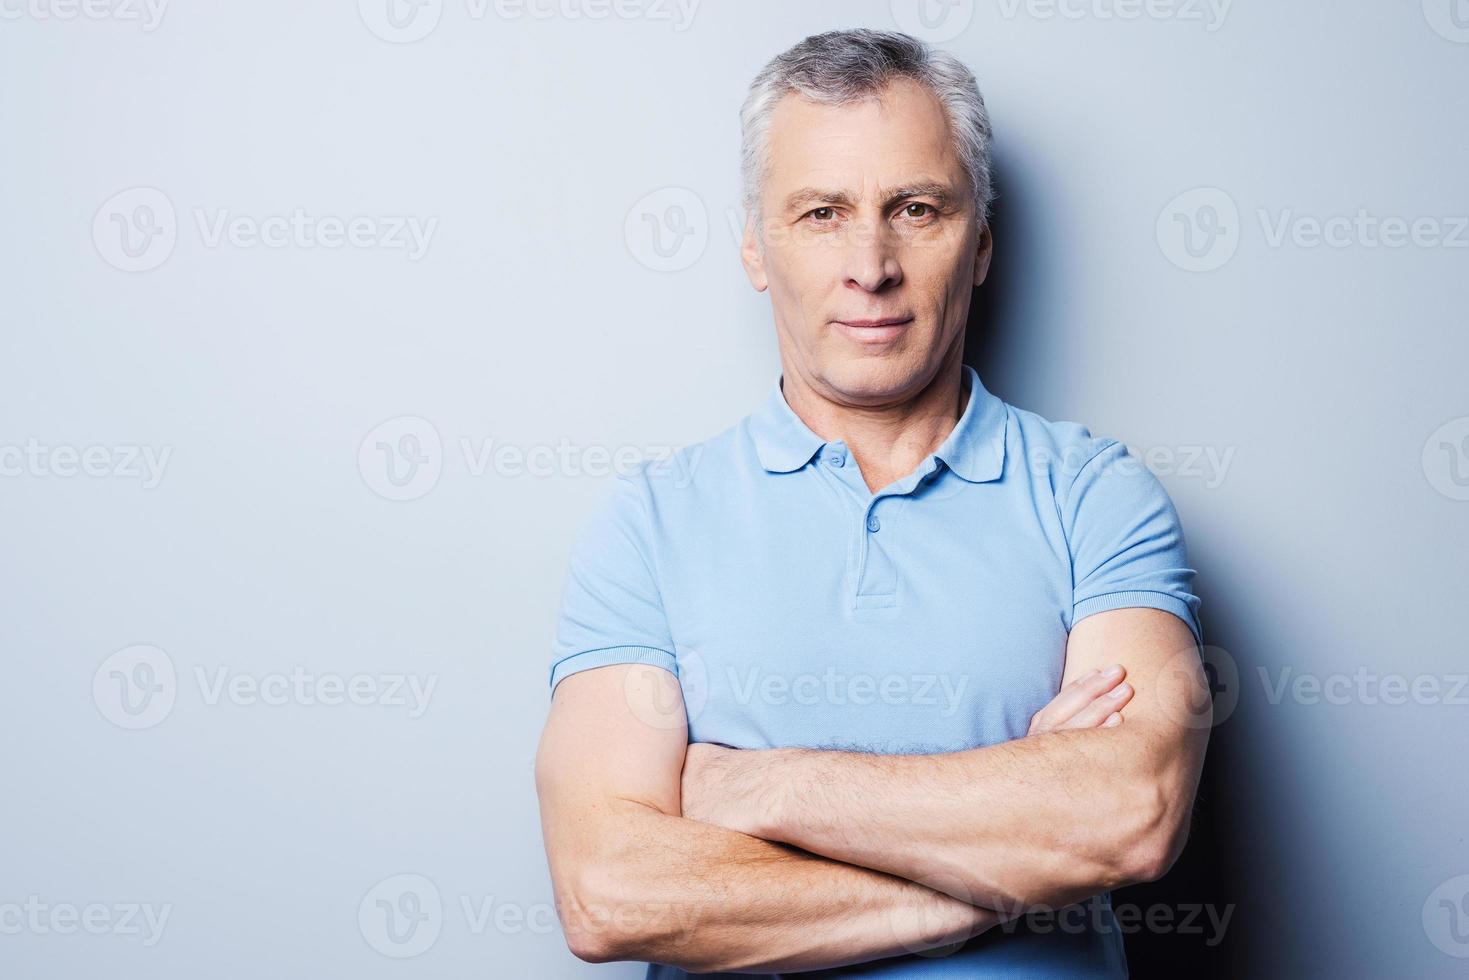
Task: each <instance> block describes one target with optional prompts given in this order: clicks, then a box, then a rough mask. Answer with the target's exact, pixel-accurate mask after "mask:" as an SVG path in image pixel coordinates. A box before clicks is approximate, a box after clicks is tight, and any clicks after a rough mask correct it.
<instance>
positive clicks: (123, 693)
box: [92, 643, 178, 730]
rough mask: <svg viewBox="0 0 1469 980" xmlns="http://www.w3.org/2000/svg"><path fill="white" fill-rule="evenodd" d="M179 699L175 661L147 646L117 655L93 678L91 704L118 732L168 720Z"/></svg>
mask: <svg viewBox="0 0 1469 980" xmlns="http://www.w3.org/2000/svg"><path fill="white" fill-rule="evenodd" d="M177 698H178V675H177V674H176V673H175V671H174V667H173V660H172V659H171V658H170V657H169V655H168V654H167V653H164V652H163V651H162V650H160V649H159V648H158V647H155V646H151V645H149V644H146V643H140V644H137V645H135V646H130V647H125V648H123V649H121V650H119V651H117V652H116V653H114V654H112V656H110V657H108V658H107V659H106V660H104V661H102V665H101V666H100V667H98V668H97V672H96V673H95V674H93V675H92V701H93V702H94V703H95V704H96V705H97V710H98V711H100V712H102V717H104V718H106V719H107V720H108V721H110V722H112V723H113V724H114V725H116V726H118V727H119V728H127V729H131V730H138V729H143V728H152V727H153V726H154V725H157V724H159V723H160V722H162V721H163V720H164V719H165V718H167V717H168V716H169V714H170V712H172V711H173V705H174V701H175V700H176V699H177Z"/></svg>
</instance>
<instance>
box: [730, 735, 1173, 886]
mask: <svg viewBox="0 0 1469 980" xmlns="http://www.w3.org/2000/svg"><path fill="white" fill-rule="evenodd" d="M1160 738H1161V736H1160V735H1158V733H1155V732H1150V731H1148V730H1147V729H1146V728H1145V727H1144V726H1141V725H1134V726H1133V727H1132V729H1131V730H1127V728H1126V726H1123V727H1122V728H1117V729H1097V730H1090V731H1060V732H1050V733H1046V734H1044V735H1038V736H1034V737H1030V738H1025V739H1020V740H1017V741H1013V742H1006V743H1003V744H1001V745H996V746H991V747H986V748H982V749H974V750H969V751H965V752H956V753H952V754H947V755H937V756H872V755H863V754H860V753H847V752H822V751H808V750H776V751H773V752H767V753H760V755H763V756H765V757H766V758H764V759H762V760H761V762H760V766H759V768H760V775H759V776H758V777H757V778H758V779H759V780H760V781H761V782H764V783H765V784H766V785H765V789H764V790H763V795H764V798H765V799H766V800H767V801H769V805H767V806H765V807H762V808H761V810H760V812H762V813H763V814H764V815H765V817H764V820H765V824H764V825H763V826H759V827H756V828H753V829H754V832H756V833H758V834H759V835H760V836H761V837H764V838H766V839H768V840H773V841H781V842H785V843H789V844H792V845H794V846H797V847H801V848H803V849H805V850H808V851H811V852H813V853H816V854H821V855H824V856H826V857H830V858H832V859H834V860H838V861H843V862H847V863H850V864H856V865H860V866H862V867H867V868H874V869H878V870H881V871H885V872H887V873H889V874H893V875H898V876H901V877H904V878H908V879H910V880H922V881H932V882H936V883H938V884H937V885H936V887H939V888H942V889H943V890H944V891H946V892H948V893H950V894H952V895H955V896H957V897H958V898H960V899H963V900H965V901H969V902H973V903H975V904H979V905H984V906H986V907H989V908H993V909H998V910H1001V911H1003V912H1006V913H1014V912H1015V911H1016V910H1017V909H1019V908H1024V907H1029V906H1033V905H1047V906H1051V907H1056V906H1060V905H1065V904H1069V903H1071V902H1076V901H1080V900H1082V899H1084V898H1086V897H1088V896H1090V895H1093V894H1096V893H1098V892H1100V891H1105V890H1107V889H1110V888H1114V887H1118V886H1121V885H1125V884H1131V883H1133V882H1136V881H1142V880H1150V879H1151V878H1155V877H1157V876H1158V875H1160V874H1162V872H1163V870H1166V867H1167V865H1168V864H1171V862H1172V858H1173V856H1175V855H1176V851H1177V849H1178V847H1179V846H1181V843H1182V840H1181V837H1180V836H1179V831H1180V828H1184V827H1186V825H1187V819H1188V812H1187V811H1188V808H1189V807H1190V806H1191V804H1192V799H1193V793H1194V789H1195V783H1196V779H1197V767H1196V766H1195V765H1194V760H1193V759H1192V758H1191V757H1190V753H1183V754H1182V755H1180V754H1177V753H1171V752H1169V751H1165V750H1164V748H1163V747H1162V746H1161V745H1159V744H1157V743H1158V740H1159V739H1160ZM1201 751H1202V746H1201V745H1200V752H1201Z"/></svg>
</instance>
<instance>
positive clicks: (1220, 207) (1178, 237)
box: [1156, 187, 1240, 272]
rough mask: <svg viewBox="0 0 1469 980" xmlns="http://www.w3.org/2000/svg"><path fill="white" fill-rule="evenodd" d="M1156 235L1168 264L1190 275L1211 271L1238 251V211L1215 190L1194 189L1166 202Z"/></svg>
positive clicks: (1230, 201)
mask: <svg viewBox="0 0 1469 980" xmlns="http://www.w3.org/2000/svg"><path fill="white" fill-rule="evenodd" d="M1156 232H1157V238H1158V247H1159V248H1160V249H1162V250H1163V255H1164V256H1165V257H1167V259H1168V261H1170V262H1172V263H1173V264H1174V265H1176V266H1178V267H1179V268H1180V269H1185V270H1187V271H1189V272H1211V271H1213V270H1215V269H1218V268H1220V267H1221V266H1223V265H1224V264H1225V263H1226V262H1228V261H1229V260H1230V259H1232V258H1234V253H1235V251H1236V250H1237V249H1238V248H1239V239H1240V222H1239V208H1238V207H1237V206H1236V205H1235V203H1234V198H1232V197H1230V196H1229V195H1228V194H1226V193H1225V192H1224V191H1222V190H1220V189H1219V188H1217V187H1195V188H1194V189H1193V190H1188V191H1184V192H1183V193H1182V194H1180V195H1178V196H1177V197H1175V198H1174V199H1173V200H1171V201H1169V202H1168V204H1167V205H1166V206H1165V207H1164V208H1163V211H1162V212H1161V213H1160V214H1159V215H1158V222H1157V228H1156Z"/></svg>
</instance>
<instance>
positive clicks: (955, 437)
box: [749, 364, 1009, 483]
mask: <svg viewBox="0 0 1469 980" xmlns="http://www.w3.org/2000/svg"><path fill="white" fill-rule="evenodd" d="M963 367H964V373H965V375H966V376H967V377H968V378H969V401H968V403H967V404H966V405H965V406H964V414H962V415H960V416H959V421H958V422H957V423H955V425H954V428H953V431H951V432H950V433H949V435H948V437H947V438H946V439H945V440H944V441H943V442H942V443H941V444H940V445H939V447H938V449H936V450H934V453H933V454H934V456H936V457H938V458H939V459H941V460H943V462H944V465H945V466H947V467H948V468H949V469H951V470H953V471H954V472H955V473H956V474H958V475H959V476H960V477H961V478H963V479H965V480H967V481H969V482H970V483H985V482H988V481H990V480H996V479H999V477H1000V474H1001V473H1002V472H1003V471H1004V468H1005V429H1006V424H1007V421H1008V417H1009V413H1008V412H1007V411H1006V409H1005V403H1004V402H1002V401H1001V400H1000V399H999V398H997V397H995V396H994V395H992V394H990V392H989V391H987V390H986V389H985V387H984V385H983V384H981V383H980V380H979V372H977V371H975V370H974V368H972V367H970V366H969V365H968V364H965V365H964V366H963ZM780 385H781V379H780V378H777V379H776V382H775V386H774V388H773V389H772V390H771V392H770V394H769V396H768V397H767V398H766V399H765V403H764V404H763V405H762V406H761V407H760V408H759V409H758V410H757V411H755V412H754V413H753V414H751V416H750V421H749V428H750V436H751V438H753V439H754V441H755V453H756V455H757V456H758V457H759V459H760V465H761V466H763V467H765V469H767V470H769V471H770V472H772V473H790V472H791V471H793V470H799V469H800V468H801V467H803V466H805V465H806V464H807V463H809V462H810V461H811V457H812V456H815V455H816V451H817V450H818V449H820V448H821V447H822V446H824V445H826V440H825V439H823V438H821V436H819V435H817V434H816V433H815V432H812V431H811V429H810V428H808V427H807V425H806V423H805V422H803V421H801V417H800V416H799V415H797V414H796V413H795V411H794V410H793V409H792V408H791V406H790V405H789V404H788V403H787V402H786V400H785V395H784V394H783V393H782V392H781V389H780Z"/></svg>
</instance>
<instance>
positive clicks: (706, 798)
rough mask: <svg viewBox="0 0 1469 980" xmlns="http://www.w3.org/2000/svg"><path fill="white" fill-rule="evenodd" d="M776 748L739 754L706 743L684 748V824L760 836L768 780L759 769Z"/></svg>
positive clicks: (764, 821) (764, 822)
mask: <svg viewBox="0 0 1469 980" xmlns="http://www.w3.org/2000/svg"><path fill="white" fill-rule="evenodd" d="M779 751H780V750H779V749H767V750H764V751H761V750H749V751H747V750H743V749H731V748H729V747H727V746H724V745H713V744H710V743H708V742H693V743H690V745H689V747H688V749H687V750H686V752H685V754H684V763H683V790H682V806H683V815H684V817H686V818H688V819H689V820H698V821H700V822H702V823H710V824H714V825H715V826H717V827H724V828H726V829H727V830H737V831H739V832H740V833H742V834H749V835H751V836H752V837H759V836H761V833H760V832H761V830H762V829H763V828H764V827H765V826H766V825H767V824H768V822H769V821H768V820H767V819H766V818H767V817H768V815H769V814H770V812H771V807H772V805H773V801H771V800H770V799H769V796H770V792H771V785H772V784H773V783H774V782H775V781H774V780H769V779H761V778H760V774H761V770H762V768H763V767H764V766H765V765H767V764H769V763H770V762H771V761H772V759H773V757H774V756H776V755H777V754H778V753H779Z"/></svg>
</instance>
